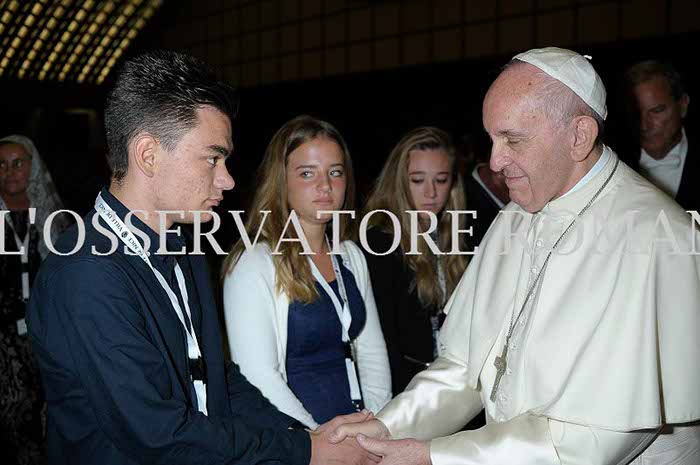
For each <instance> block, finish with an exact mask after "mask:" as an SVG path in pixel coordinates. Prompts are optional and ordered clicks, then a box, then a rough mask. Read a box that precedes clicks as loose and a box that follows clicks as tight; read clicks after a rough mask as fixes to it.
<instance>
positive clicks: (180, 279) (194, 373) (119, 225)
mask: <svg viewBox="0 0 700 465" xmlns="http://www.w3.org/2000/svg"><path fill="white" fill-rule="evenodd" d="M95 210H96V211H97V213H98V214H99V215H100V217H101V218H102V219H103V220H104V221H105V222H106V223H107V225H108V226H109V227H110V228H111V229H112V231H114V233H115V234H116V235H117V237H119V240H121V241H122V242H123V243H124V244H125V245H126V246H127V247H128V248H129V249H130V250H131V251H132V252H134V253H135V254H136V255H138V256H139V257H140V258H141V260H143V261H144V262H145V263H146V264H147V265H148V267H149V268H150V269H151V271H152V272H153V274H154V275H155V277H156V279H157V280H158V283H160V285H161V287H162V288H163V290H164V291H165V293H166V294H167V295H168V298H169V299H170V304H171V305H172V307H173V309H174V310H175V313H176V314H177V317H178V319H179V320H180V323H181V324H182V327H183V328H184V329H185V334H186V335H187V356H188V361H189V370H190V376H191V378H192V382H193V384H194V389H195V393H196V395H197V408H198V410H199V411H200V412H202V413H203V414H205V415H206V414H207V390H206V369H205V368H206V367H205V365H204V359H203V358H202V352H201V350H200V348H199V341H198V340H197V334H196V333H195V332H194V328H192V330H190V328H189V326H188V325H187V323H186V322H185V316H184V314H183V312H182V308H180V303H179V302H178V299H177V296H176V295H175V292H174V291H173V290H172V289H171V288H170V285H169V284H168V282H167V281H166V280H165V278H164V277H163V275H162V274H161V273H160V271H158V270H156V269H155V268H154V267H153V265H152V264H151V260H150V259H149V258H148V255H147V254H146V252H145V251H144V250H143V247H142V246H141V243H140V242H139V241H138V240H137V239H136V237H135V236H134V233H133V232H131V230H130V229H129V228H128V226H127V225H126V224H124V222H123V221H122V220H121V219H120V218H119V216H118V215H117V213H116V212H115V211H114V210H113V209H112V208H111V207H110V206H109V205H108V204H107V202H105V200H104V199H103V198H102V194H98V195H97V199H96V200H95ZM175 277H176V278H177V284H178V287H179V289H180V295H181V296H182V303H183V304H184V306H185V312H187V317H188V318H189V321H192V314H191V312H190V306H189V303H188V295H187V286H186V284H185V276H184V275H183V273H182V269H181V268H180V265H179V264H178V263H177V262H176V263H175Z"/></svg>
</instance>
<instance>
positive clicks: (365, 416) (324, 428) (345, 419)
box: [314, 409, 374, 442]
mask: <svg viewBox="0 0 700 465" xmlns="http://www.w3.org/2000/svg"><path fill="white" fill-rule="evenodd" d="M373 418H374V415H373V414H372V412H370V411H369V410H366V409H365V410H362V411H361V412H357V413H351V414H349V415H338V416H337V417H335V418H333V419H332V420H330V421H327V422H326V423H324V424H322V425H321V426H319V427H318V428H316V429H315V430H314V433H318V434H323V433H328V434H330V433H332V432H333V431H335V430H336V429H338V427H339V426H341V425H344V424H346V423H361V422H363V421H367V420H372V419H373ZM337 442H339V441H337Z"/></svg>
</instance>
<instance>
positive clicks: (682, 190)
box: [620, 127, 700, 211]
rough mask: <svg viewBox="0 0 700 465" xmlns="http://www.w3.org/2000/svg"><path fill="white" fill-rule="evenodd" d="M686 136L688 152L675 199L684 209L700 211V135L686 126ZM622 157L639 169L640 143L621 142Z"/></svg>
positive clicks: (635, 168)
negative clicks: (699, 190) (698, 185)
mask: <svg viewBox="0 0 700 465" xmlns="http://www.w3.org/2000/svg"><path fill="white" fill-rule="evenodd" d="M685 136H686V137H687V139H688V154H687V155H686V157H685V165H683V174H682V175H681V183H680V185H679V186H678V192H677V193H676V197H675V200H676V202H678V205H680V206H681V207H683V209H684V210H695V211H700V195H698V193H697V192H698V188H697V186H696V185H695V183H696V182H700V136H698V135H697V134H695V133H694V132H693V129H692V128H688V127H686V128H685ZM621 152H622V154H621V156H620V158H621V159H622V160H623V161H625V162H627V163H628V164H629V165H630V166H631V167H632V168H633V169H634V170H636V171H639V157H640V155H641V148H640V146H639V143H635V144H624V143H623V144H621Z"/></svg>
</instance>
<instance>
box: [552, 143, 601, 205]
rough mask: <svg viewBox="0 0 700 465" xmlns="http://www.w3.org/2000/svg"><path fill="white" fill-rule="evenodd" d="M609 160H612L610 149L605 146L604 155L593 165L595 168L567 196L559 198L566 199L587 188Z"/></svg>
mask: <svg viewBox="0 0 700 465" xmlns="http://www.w3.org/2000/svg"><path fill="white" fill-rule="evenodd" d="M609 159H610V149H609V148H608V146H607V145H606V146H603V153H602V154H601V155H600V158H599V159H598V161H597V162H595V165H593V168H591V169H590V170H588V173H586V175H585V176H584V177H582V178H581V179H579V181H578V182H577V183H576V185H575V186H574V187H572V188H571V189H569V190H568V191H567V192H566V194H564V195H562V196H561V197H559V198H560V199H563V198H564V197H566V196H567V195H569V194H571V193H572V192H576V191H577V190H579V189H580V188H582V187H583V186H585V185H586V183H587V182H588V181H590V180H591V179H593V176H595V175H596V174H598V173H600V171H601V170H602V169H603V166H605V164H606V163H607V162H608V160H609Z"/></svg>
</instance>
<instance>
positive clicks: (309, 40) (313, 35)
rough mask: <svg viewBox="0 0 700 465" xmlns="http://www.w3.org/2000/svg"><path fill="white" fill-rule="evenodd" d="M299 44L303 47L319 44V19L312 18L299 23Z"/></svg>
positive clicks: (314, 46)
mask: <svg viewBox="0 0 700 465" xmlns="http://www.w3.org/2000/svg"><path fill="white" fill-rule="evenodd" d="M301 46H302V48H304V49H310V48H319V47H320V46H321V20H320V19H312V20H309V21H305V22H303V23H302V25H301Z"/></svg>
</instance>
